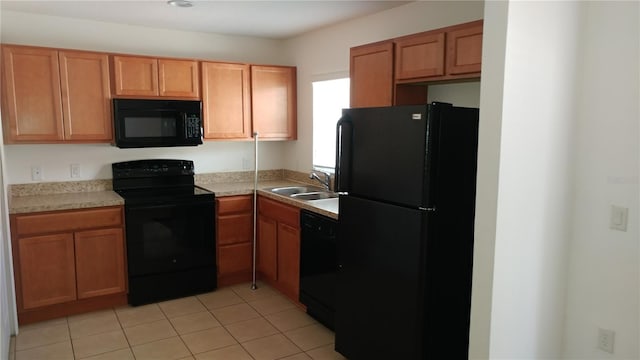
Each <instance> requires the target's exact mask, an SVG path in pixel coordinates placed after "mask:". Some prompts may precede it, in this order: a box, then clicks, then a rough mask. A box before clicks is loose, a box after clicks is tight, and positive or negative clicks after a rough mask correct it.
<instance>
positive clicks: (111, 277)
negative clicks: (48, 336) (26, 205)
mask: <svg viewBox="0 0 640 360" xmlns="http://www.w3.org/2000/svg"><path fill="white" fill-rule="evenodd" d="M122 214H123V207H122V206H113V207H106V208H92V209H82V210H69V211H55V212H48V213H34V214H12V215H11V216H10V220H11V241H12V244H13V261H14V268H15V269H16V271H15V284H16V298H17V302H18V321H19V323H20V324H24V323H29V322H35V321H42V320H48V319H52V318H56V317H60V316H67V315H71V314H77V313H81V312H87V311H92V310H98V309H103V308H107V307H113V306H119V305H124V304H126V303H127V296H126V295H127V285H126V284H127V283H126V264H125V258H126V255H125V249H124V229H123V221H122ZM25 235H26V236H25Z"/></svg>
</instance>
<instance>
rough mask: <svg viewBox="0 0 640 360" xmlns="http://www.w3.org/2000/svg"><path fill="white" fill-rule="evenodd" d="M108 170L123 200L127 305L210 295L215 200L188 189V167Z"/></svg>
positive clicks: (154, 164) (169, 163) (146, 164)
mask: <svg viewBox="0 0 640 360" xmlns="http://www.w3.org/2000/svg"><path fill="white" fill-rule="evenodd" d="M112 170H113V190H114V191H116V192H117V193H118V194H119V195H120V196H122V197H123V198H124V209H125V226H126V236H127V239H126V240H127V265H128V275H129V303H130V304H131V305H142V304H147V303H151V302H157V301H162V300H168V299H174V298H179V297H183V296H189V295H193V294H198V293H203V292H207V291H211V290H214V289H215V288H216V285H217V284H216V253H215V222H214V217H215V197H214V194H213V193H212V192H210V191H208V190H206V189H203V188H201V187H198V186H196V185H194V167H193V161H190V160H167V159H153V160H136V161H126V162H119V163H114V164H112Z"/></svg>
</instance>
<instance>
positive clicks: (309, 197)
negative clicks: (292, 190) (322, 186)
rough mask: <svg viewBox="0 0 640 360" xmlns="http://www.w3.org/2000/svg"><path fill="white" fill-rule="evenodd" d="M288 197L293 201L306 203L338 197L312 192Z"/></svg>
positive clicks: (331, 194) (328, 193)
mask: <svg viewBox="0 0 640 360" xmlns="http://www.w3.org/2000/svg"><path fill="white" fill-rule="evenodd" d="M290 196H291V197H292V198H294V199H298V200H305V201H308V200H320V199H330V198H335V197H338V194H335V193H332V192H328V191H314V192H306V193H297V194H292V195H290Z"/></svg>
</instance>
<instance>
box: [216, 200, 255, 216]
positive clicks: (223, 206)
mask: <svg viewBox="0 0 640 360" xmlns="http://www.w3.org/2000/svg"><path fill="white" fill-rule="evenodd" d="M216 202H217V205H218V206H217V208H218V215H224V214H231V213H239V212H251V209H252V208H253V197H252V196H250V195H249V196H244V195H243V196H228V197H222V198H217V199H216Z"/></svg>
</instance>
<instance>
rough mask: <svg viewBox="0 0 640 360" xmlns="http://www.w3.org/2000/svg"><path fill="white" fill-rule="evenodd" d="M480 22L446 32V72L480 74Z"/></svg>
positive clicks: (481, 23) (481, 24)
mask: <svg viewBox="0 0 640 360" xmlns="http://www.w3.org/2000/svg"><path fill="white" fill-rule="evenodd" d="M482 27H483V22H482V21H476V22H474V23H471V24H469V25H467V26H465V27H463V28H460V29H457V30H452V31H449V32H447V72H448V73H449V74H452V75H460V74H473V73H478V75H479V74H480V70H481V67H482Z"/></svg>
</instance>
